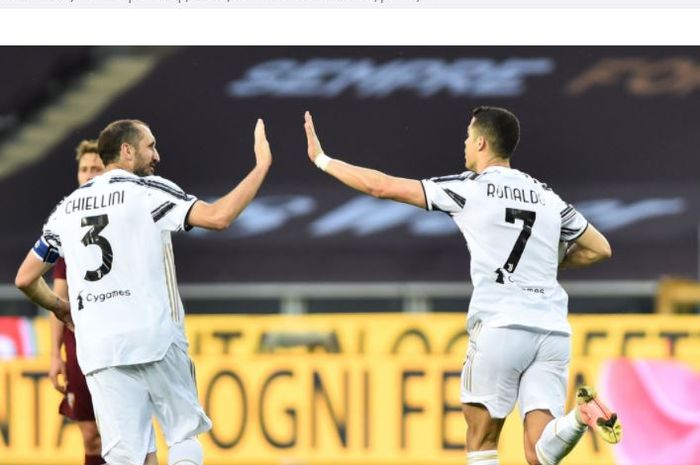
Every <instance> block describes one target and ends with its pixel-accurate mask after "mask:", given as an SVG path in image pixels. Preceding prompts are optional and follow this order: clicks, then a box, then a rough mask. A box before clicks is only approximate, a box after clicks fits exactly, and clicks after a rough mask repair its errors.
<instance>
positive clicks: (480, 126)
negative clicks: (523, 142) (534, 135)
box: [464, 106, 520, 170]
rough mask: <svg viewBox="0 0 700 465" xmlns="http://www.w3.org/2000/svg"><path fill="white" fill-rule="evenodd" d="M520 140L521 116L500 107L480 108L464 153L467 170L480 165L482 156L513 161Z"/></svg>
mask: <svg viewBox="0 0 700 465" xmlns="http://www.w3.org/2000/svg"><path fill="white" fill-rule="evenodd" d="M519 141H520V122H519V121H518V118H517V117H516V116H515V115H514V114H513V113H511V112H510V111H508V110H506V109H505V108H498V107H486V106H480V107H476V108H475V109H474V111H473V112H472V119H471V122H470V123H469V128H468V129H467V139H466V140H465V141H464V154H465V157H466V167H467V169H471V170H473V169H474V168H475V167H476V164H477V161H478V158H479V157H480V156H486V157H498V158H502V159H503V160H510V157H511V156H512V155H513V152H515V148H516V147H517V146H518V142H519Z"/></svg>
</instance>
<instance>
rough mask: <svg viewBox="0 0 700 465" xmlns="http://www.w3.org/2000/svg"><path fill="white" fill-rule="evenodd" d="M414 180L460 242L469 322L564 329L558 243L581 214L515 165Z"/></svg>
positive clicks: (571, 233) (574, 230)
mask: <svg viewBox="0 0 700 465" xmlns="http://www.w3.org/2000/svg"><path fill="white" fill-rule="evenodd" d="M421 182H422V184H423V188H424V189H425V197H426V204H427V209H428V210H432V211H442V212H445V213H448V214H449V215H450V216H451V217H452V219H453V220H454V222H455V223H456V224H457V226H458V227H459V229H460V231H461V232H462V234H463V235H464V238H465V239H466V241H467V247H468V249H469V253H470V255H471V279H472V284H473V285H474V292H473V295H472V298H471V301H470V304H469V327H472V326H473V325H474V324H475V323H476V322H477V321H482V323H483V324H485V325H487V326H493V327H503V326H523V327H528V328H536V329H542V330H547V331H558V332H564V333H567V334H569V333H570V332H571V328H570V326H569V323H568V321H567V318H566V314H567V307H568V296H567V294H566V292H565V291H564V289H563V288H562V287H561V286H560V285H559V283H558V281H557V268H558V265H559V244H560V242H569V241H573V240H575V239H577V238H578V237H579V236H580V235H581V234H583V232H584V231H585V230H586V228H587V227H588V222H587V221H586V219H585V218H584V217H583V215H581V214H580V213H579V212H578V211H576V209H574V207H572V206H571V205H569V204H567V203H565V202H564V201H562V200H561V198H560V197H559V196H558V195H557V194H556V193H554V191H552V190H551V189H550V188H548V187H547V185H546V184H543V183H541V182H539V181H537V180H536V179H534V178H532V177H530V176H529V175H527V174H525V173H523V172H521V171H518V170H516V169H511V168H506V167H489V168H487V169H485V170H484V171H482V172H481V173H480V174H477V173H474V172H471V171H467V172H464V173H462V174H458V175H454V176H444V177H439V178H432V179H426V180H423V181H421Z"/></svg>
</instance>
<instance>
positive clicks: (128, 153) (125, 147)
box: [119, 142, 134, 161]
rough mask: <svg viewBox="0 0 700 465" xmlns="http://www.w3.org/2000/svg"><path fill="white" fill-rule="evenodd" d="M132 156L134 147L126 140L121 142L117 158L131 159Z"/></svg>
mask: <svg viewBox="0 0 700 465" xmlns="http://www.w3.org/2000/svg"><path fill="white" fill-rule="evenodd" d="M133 158H134V147H133V146H132V145H131V144H130V143H128V142H122V145H121V146H120V147H119V159H120V160H123V161H131V160H132V159H133Z"/></svg>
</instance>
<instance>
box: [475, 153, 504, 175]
mask: <svg viewBox="0 0 700 465" xmlns="http://www.w3.org/2000/svg"><path fill="white" fill-rule="evenodd" d="M492 166H503V167H505V168H510V160H508V159H506V158H501V157H498V156H495V155H490V156H488V157H484V159H482V160H480V163H477V165H476V172H477V173H481V172H482V171H484V170H485V169H486V168H490V167H492Z"/></svg>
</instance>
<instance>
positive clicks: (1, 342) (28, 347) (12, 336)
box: [0, 316, 36, 360]
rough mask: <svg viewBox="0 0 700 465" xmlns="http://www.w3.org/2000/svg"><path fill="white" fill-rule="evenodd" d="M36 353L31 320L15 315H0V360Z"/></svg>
mask: <svg viewBox="0 0 700 465" xmlns="http://www.w3.org/2000/svg"><path fill="white" fill-rule="evenodd" d="M33 355H36V342H35V338H34V330H33V326H32V323H31V321H29V320H28V319H27V318H21V317H16V316H2V317H0V360H2V359H5V360H7V359H13V358H16V357H29V356H33Z"/></svg>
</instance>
